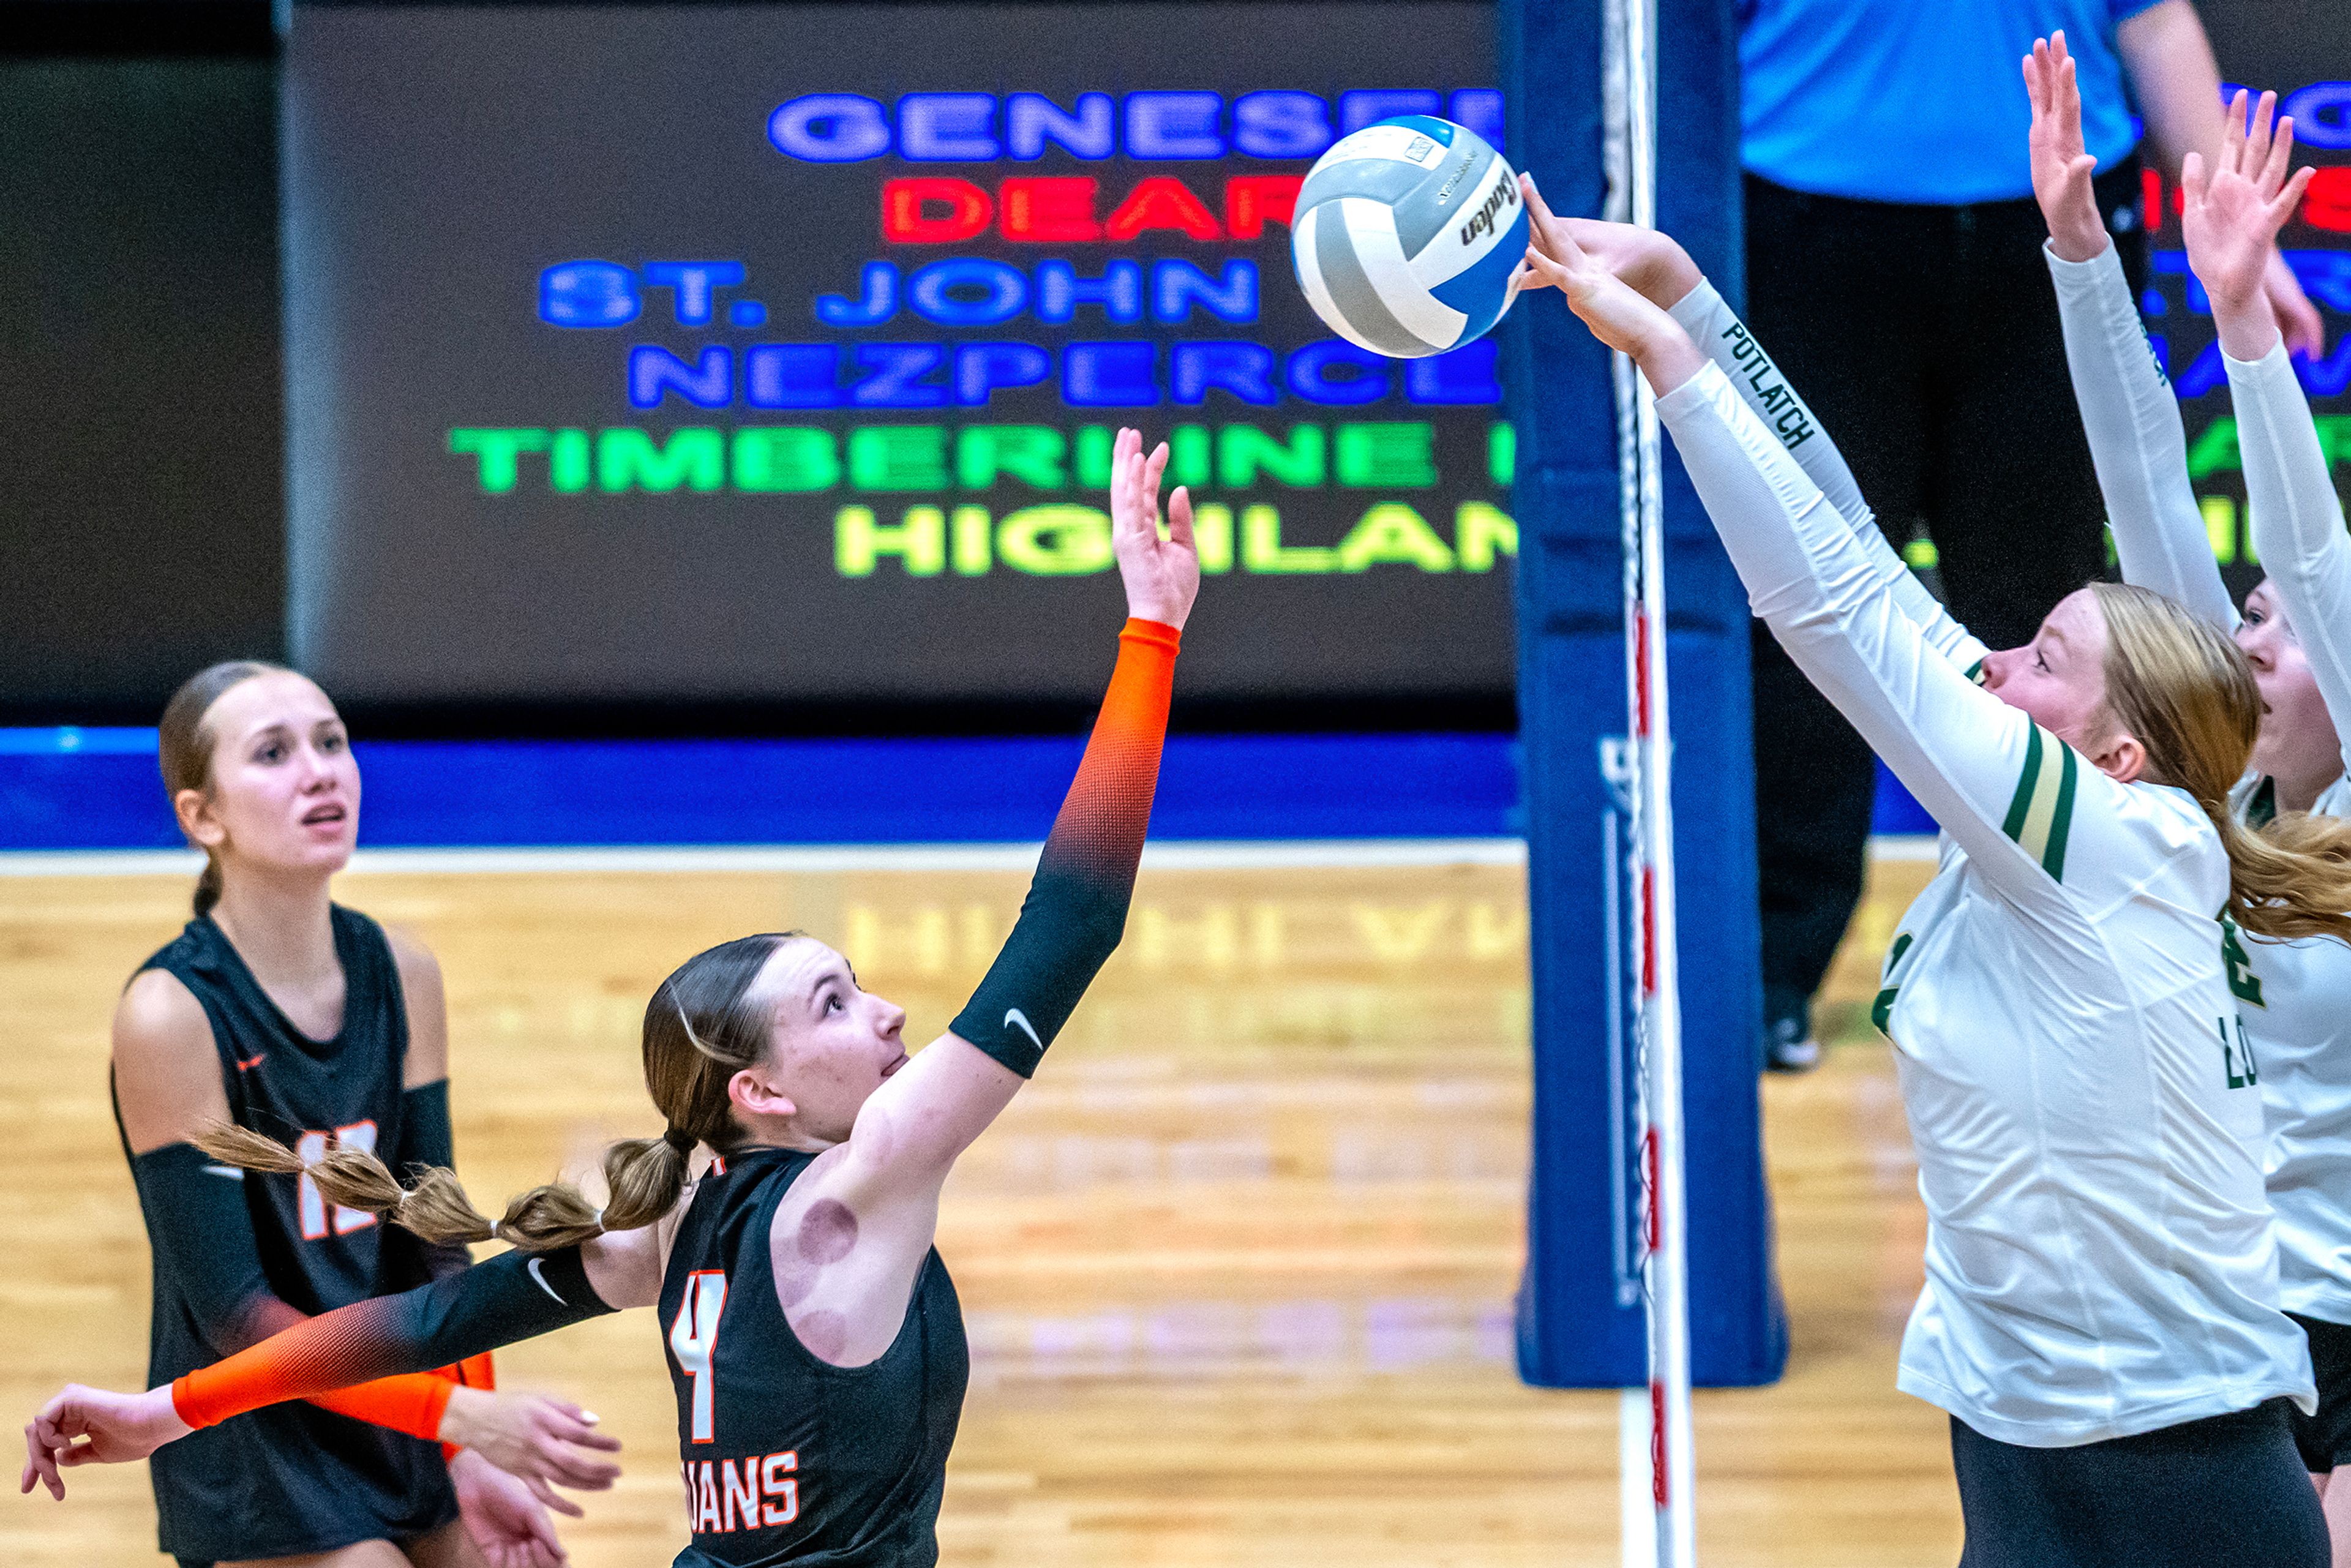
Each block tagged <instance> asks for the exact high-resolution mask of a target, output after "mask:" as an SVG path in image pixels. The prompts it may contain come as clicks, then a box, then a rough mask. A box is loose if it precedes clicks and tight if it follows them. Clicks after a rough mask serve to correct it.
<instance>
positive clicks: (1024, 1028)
mask: <svg viewBox="0 0 2351 1568" xmlns="http://www.w3.org/2000/svg"><path fill="white" fill-rule="evenodd" d="M1004 1021H1005V1022H1006V1023H1017V1024H1019V1026H1020V1032H1021V1033H1022V1034H1025V1035H1027V1036H1028V1037H1029V1044H1031V1045H1033V1046H1035V1047H1036V1048H1037V1049H1038V1050H1040V1051H1042V1050H1044V1049H1045V1042H1044V1041H1043V1040H1039V1039H1038V1038H1037V1030H1036V1029H1035V1027H1034V1026H1032V1025H1031V1024H1030V1023H1029V1015H1028V1014H1027V1013H1024V1012H1022V1011H1021V1010H1020V1009H1019V1008H1007V1009H1004Z"/></svg>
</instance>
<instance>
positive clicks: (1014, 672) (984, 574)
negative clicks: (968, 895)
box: [284, 0, 1517, 702]
mask: <svg viewBox="0 0 2351 1568" xmlns="http://www.w3.org/2000/svg"><path fill="white" fill-rule="evenodd" d="M294 17H295V19H294V23H293V26H292V28H291V30H290V34H289V36H288V39H287V59H286V76H285V82H286V89H285V92H286V98H285V127H284V135H285V142H286V164H285V193H286V195H285V200H286V204H287V205H286V238H287V267H286V276H287V279H288V284H287V287H288V290H289V294H288V300H287V377H288V381H287V390H288V402H289V468H290V488H289V503H290V527H289V563H288V564H289V569H290V570H289V583H290V598H291V612H290V616H289V628H290V632H291V640H292V643H293V653H294V655H295V657H296V658H297V659H298V661H300V662H301V664H303V666H304V667H305V668H308V669H310V670H312V671H314V672H315V673H317V674H319V677H320V678H321V679H322V680H323V681H324V682H325V684H326V685H328V686H329V688H330V689H332V690H334V691H335V692H337V693H338V694H339V695H346V696H347V697H348V698H350V699H351V700H375V701H393V702H398V701H416V702H447V701H458V702H469V701H492V702H496V701H511V700H566V699H582V698H593V699H599V700H613V699H621V700H640V701H644V700H651V701H659V700H663V699H667V698H688V699H695V700H718V701H729V700H748V701H759V702H792V701H798V700H803V699H807V700H824V701H841V700H852V701H853V700H858V699H864V698H877V699H923V700H936V699H941V698H946V699H956V698H963V697H974V698H1009V699H1024V700H1034V699H1043V700H1059V699H1071V698H1085V697H1091V696H1092V695H1093V694H1094V693H1095V692H1097V691H1098V690H1099V689H1100V683H1101V681H1102V674H1103V670H1104V668H1105V661H1106V656H1107V650H1108V648H1109V642H1108V634H1109V632H1110V631H1111V630H1112V629H1113V628H1114V627H1115V625H1116V624H1117V622H1118V619H1119V616H1120V615H1121V613H1122V612H1123V611H1122V606H1123V600H1122V597H1121V595H1120V592H1119V589H1118V586H1117V580H1116V571H1115V568H1114V566H1113V562H1112V560H1111V554H1110V544H1109V528H1108V517H1107V514H1106V510H1105V507H1106V504H1107V502H1106V494H1105V486H1106V482H1107V465H1108V457H1109V454H1110V451H1111V445H1112V442H1113V437H1114V435H1115V433H1116V431H1117V429H1118V427H1119V426H1120V425H1122V424H1133V425H1135V426H1138V427H1140V428H1141V429H1142V430H1143V431H1144V434H1145V436H1146V438H1147V439H1149V440H1151V441H1158V440H1161V439H1165V440H1166V441H1167V442H1168V443H1169V444H1170V447H1171V452H1172V456H1171V461H1170V463H1169V466H1168V480H1167V484H1168V486H1170V487H1172V486H1174V485H1175V484H1177V483H1182V484H1186V485H1188V486H1191V489H1192V493H1193V496H1194V497H1195V501H1196V516H1197V518H1198V525H1199V530H1200V540H1201V554H1202V561H1203V566H1204V569H1205V570H1206V571H1207V572H1208V573H1209V574H1210V575H1209V580H1208V582H1207V587H1206V589H1205V591H1204V592H1203V594H1202V598H1201V602H1200V607H1199V609H1198V611H1197V612H1196V615H1195V618H1194V621H1193V623H1192V628H1191V631H1190V632H1188V633H1187V639H1186V640H1187V656H1186V668H1185V688H1186V694H1187V695H1194V696H1205V697H1226V698H1266V697H1272V698H1281V697H1290V696H1304V697H1329V696H1348V697H1378V696H1381V695H1417V696H1423V697H1426V696H1428V695H1437V694H1451V693H1501V692H1507V691H1508V689H1509V688H1510V682H1511V674H1512V666H1513V640H1512V632H1511V589H1510V572H1511V566H1512V561H1513V559H1514V557H1515V554H1516V550H1517V530H1516V528H1515V526H1514V524H1513V522H1512V520H1511V517H1510V505H1509V480H1510V471H1511V466H1512V462H1513V455H1512V448H1511V441H1510V430H1509V428H1508V426H1507V425H1506V424H1505V423H1502V422H1501V419H1500V409H1499V403H1500V376H1499V367H1498V364H1497V359H1496V353H1497V345H1496V343H1495V342H1494V341H1493V340H1490V339H1489V340H1484V341H1480V342H1475V343H1471V344H1469V345H1468V346H1466V347H1464V348H1461V349H1458V350H1455V351H1453V352H1450V353H1447V354H1443V355H1438V356H1435V357H1432V358H1427V359H1421V360H1413V361H1393V360H1387V359H1384V358H1381V357H1379V356H1376V355H1374V354H1371V353H1368V352H1366V351H1364V350H1361V349H1358V348H1355V347H1354V346H1353V345H1351V344H1349V343H1347V342H1345V341H1343V340H1340V339H1339V338H1337V337H1335V336H1334V335H1333V334H1332V332H1331V331H1330V329H1328V328H1326V327H1324V326H1323V325H1322V323H1321V322H1320V321H1319V320H1318V319H1316V318H1315V317H1314V315H1313V314H1312V312H1311V310H1310V309H1309V308H1308V307H1307V305H1306V303H1305V300H1304V298H1302V297H1301V293H1300V290H1299V287H1298V285H1297V282H1296V278H1295V275H1294V272H1293V270H1292V267H1291V264H1290V251H1289V246H1290V231H1289V226H1288V218H1289V214H1290V204H1291V201H1292V199H1293V197H1294V196H1295V193H1296V192H1297V189H1298V186H1299V183H1300V180H1301V176H1302V175H1303V174H1304V172H1305V171H1306V170H1307V168H1308V167H1309V165H1310V164H1311V162H1313V160H1314V158H1315V157H1316V156H1317V155H1318V154H1320V153H1321V152H1322V151H1323V150H1324V149H1325V148H1326V147H1328V146H1329V145H1330V144H1331V142H1332V141H1335V140H1336V139H1337V138H1338V137H1340V136H1342V135H1344V134H1346V133H1347V132H1348V131H1353V130H1355V129H1357V128H1359V127H1360V126H1363V125H1365V124H1369V123H1371V122H1372V121H1374V120H1381V119H1384V118H1386V117H1388V116H1391V115H1395V114H1402V113H1429V114H1439V115H1443V116H1446V117H1447V118H1450V119H1452V120H1458V121H1460V122H1462V123H1464V124H1467V125H1468V126H1470V127H1471V128H1473V129H1475V130H1477V131H1479V132H1480V133H1481V134H1483V135H1484V136H1485V137H1486V138H1487V139H1488V140H1489V141H1493V142H1495V143H1496V144H1498V145H1499V143H1500V142H1501V141H1502V139H1503V120H1504V117H1505V114H1506V108H1505V106H1504V104H1503V103H1502V101H1501V99H1500V96H1499V93H1497V92H1496V91H1495V90H1494V89H1493V82H1494V80H1495V67H1494V45H1493V37H1492V34H1493V17H1492V13H1491V10H1490V8H1489V6H1488V5H1483V4H1461V3H1445V0H1425V3H1405V4H1321V3H1292V0H1268V3H1259V4H1250V5H1196V4H1181V3H1171V4H1129V5H1115V4H1112V5H1093V4H1063V5H1042V4H1031V5H1023V4H1013V5H761V6H751V5H666V6H653V5H594V6H574V7H536V6H487V7H456V6H427V5H298V6H297V7H296V10H295V14H294Z"/></svg>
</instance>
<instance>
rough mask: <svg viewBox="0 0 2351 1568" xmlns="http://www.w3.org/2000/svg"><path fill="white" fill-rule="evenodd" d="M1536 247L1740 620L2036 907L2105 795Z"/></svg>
mask: <svg viewBox="0 0 2351 1568" xmlns="http://www.w3.org/2000/svg"><path fill="white" fill-rule="evenodd" d="M1548 243H1556V244H1557V245H1558V246H1559V252H1560V254H1559V255H1558V256H1556V257H1554V256H1549V255H1546V254H1544V252H1543V251H1542V250H1541V248H1540V247H1538V246H1531V247H1530V248H1529V251H1528V260H1529V264H1530V265H1531V266H1533V267H1537V268H1538V269H1540V270H1542V271H1545V272H1546V273H1548V274H1549V275H1550V280H1551V281H1552V282H1553V283H1554V284H1555V285H1556V286H1557V287H1560V288H1561V289H1562V292H1564V293H1565V294H1566V296H1567V299H1568V304H1569V306H1570V307H1571V308H1573V310H1574V311H1575V313H1576V314H1577V315H1578V316H1580V317H1582V318H1583V320H1584V322H1585V323H1586V324H1587V325H1589V326H1590V327H1591V328H1592V329H1593V334H1594V335H1595V336H1597V337H1598V338H1600V339H1601V340H1602V341H1604V342H1605V343H1607V344H1608V345H1609V346H1610V347H1611V348H1614V349H1617V350H1622V351H1623V352H1625V353H1626V354H1629V355H1630V356H1632V358H1633V360H1634V362H1635V363H1636V364H1638V365H1639V366H1640V367H1641V371H1642V374H1643V375H1645V376H1646V377H1647V378H1648V381H1649V384H1650V385H1651V386H1652V387H1653V388H1655V389H1656V392H1657V414H1658V417H1659V419H1660V420H1662V421H1663V422H1664V423H1665V425H1666V428H1667V430H1668V431H1670V432H1671V433H1672V434H1673V437H1674V445H1675V447H1676V448H1677V450H1678V451H1679V452H1680V454H1681V456H1682V461H1683V464H1684V465H1685V466H1687V469H1688V470H1689V475H1690V478H1691V480H1692V482H1693V483H1694V484H1695V485H1696V486H1697V487H1698V496H1699V498H1700V499H1701V500H1703V501H1704V502H1705V503H1706V507H1707V512H1708V516H1709V517H1711V518H1712V519H1713V522H1714V525H1715V530H1716V532H1717V533H1718V534H1719V535H1720V536H1721V538H1722V542H1723V546H1724V548H1725V549H1727V550H1728V551H1729V555H1730V559H1731V562H1732V564H1733V565H1734V566H1735V567H1737V568H1738V570H1739V576H1740V581H1742V582H1743V583H1745V585H1746V587H1747V594H1748V601H1749V603H1750V606H1751V607H1752V609H1753V610H1754V612H1755V613H1756V614H1757V615H1759V616H1761V618H1762V619H1763V620H1764V621H1765V622H1767V623H1769V624H1770V626H1771V631H1772V634H1773V635H1774V636H1775V637H1777V638H1778V639H1779V641H1780V643H1781V644H1782V646H1783V647H1785V648H1786V649H1787V650H1788V653H1789V655H1790V657H1791V658H1792V659H1793V660H1794V662H1795V664H1797V666H1798V667H1799V668H1801V669H1802V671H1803V672H1804V674H1806V675H1807V676H1809V677H1810V678H1811V679H1812V682H1813V685H1815V686H1817V687H1819V688H1820V690H1821V692H1822V694H1823V695H1825V696H1827V697H1828V698H1829V700H1830V701H1832V702H1834V703H1835V704H1836V706H1837V708H1838V710H1839V711H1840V712H1842V713H1843V714H1844V716H1845V717H1846V719H1847V720H1849V721H1850V722H1851V723H1852V724H1853V726H1854V727H1855V729H1857V730H1859V731H1860V732H1861V735H1862V737H1863V738H1865V739H1866V740H1867V741H1868V742H1869V743H1870V744H1871V746H1872V747H1875V748H1876V751H1877V753H1878V755H1880V756H1881V757H1883V758H1886V764H1887V766H1889V767H1890V768H1893V770H1894V772H1895V774H1896V777H1898V778H1900V779H1901V780H1902V781H1903V783H1904V784H1906V785H1907V786H1908V787H1909V789H1910V790H1911V792H1912V793H1913V794H1915V795H1916V796H1917V798H1918V800H1919V801H1920V803H1921V804H1923V805H1925V806H1926V808H1927V809H1928V811H1929V812H1931V813H1932V814H1933V815H1934V817H1935V819H1936V821H1938V823H1940V824H1941V825H1942V827H1943V829H1944V831H1947V832H1949V834H1950V835H1951V836H1952V837H1953V838H1954V839H1956V840H1958V841H1959V843H1960V844H1961V845H1962V846H1963V847H1965V848H1966V849H1967V851H1968V852H1969V855H1970V859H1971V860H1972V861H1974V862H1975V863H1976V864H1977V865H1978V866H1980V868H1981V870H1982V871H1983V873H1984V874H1985V876H1986V877H1987V878H1988V879H1989V880H1990V881H1991V883H1992V884H1993V885H1994V886H1996V887H1998V888H1999V889H2000V890H2001V892H2002V893H2003V894H2005V895H2007V896H2008V897H2010V898H2011V899H2016V900H2018V901H2020V902H2022V901H2025V900H2032V901H2034V902H2036V903H2040V904H2043V905H2047V904H2050V903H2051V901H2052V895H2053V894H2054V893H2055V891H2056V888H2057V886H2058V884H2059V883H2061V882H2062V881H2063V880H2064V862H2065V846H2066V841H2067V838H2068V834H2069V832H2070V831H2071V830H2072V827H2073V824H2074V821H2075V819H2076V818H2077V817H2089V816H2103V815H2105V814H2106V813H2108V812H2109V811H2111V810H2112V806H2113V797H2114V796H2115V794H2116V791H2118V790H2119V789H2120V788H2121V787H2120V786H2118V785H2116V784H2115V783H2114V782H2113V781H2112V780H2111V779H2107V778H2106V777H2105V775H2104V774H2102V773H2100V772H2098V771H2097V770H2096V769H2095V768H2082V767H2080V766H2079V758H2077V757H2076V755H2075V753H2074V751H2073V750H2072V749H2071V748H2069V747H2066V746H2064V744H2063V743H2062V742H2060V741H2058V740H2057V739H2056V737H2053V736H2052V735H2050V734H2049V733H2048V732H2046V731H2044V730H2043V729H2041V728H2040V727H2037V726H2036V725H2034V724H2033V723H2032V721H2031V720H2030V719H2029V718H2027V717H2026V716H2025V715H2024V714H2023V713H2022V712H2021V711H2020V710H2018V709H2016V708H2012V707H2011V706H2008V705H2007V704H2006V703H2003V702H2001V700H2000V699H1999V698H1998V697H1996V696H1994V695H1992V694H1991V693H1990V692H1987V691H1985V690H1983V689H1981V688H1980V687H1979V686H1978V685H1975V684H1974V682H1973V681H1971V680H1970V679H1969V678H1968V676H1967V675H1966V674H1964V673H1963V672H1962V671H1960V670H1959V668H1958V667H1957V666H1955V665H1954V664H1951V663H1950V661H1949V660H1948V659H1946V658H1944V657H1942V656H1941V655H1940V654H1939V653H1938V652H1937V651H1936V650H1935V648H1934V647H1933V646H1932V644H1931V643H1929V642H1928V638H1927V636H1926V633H1925V632H1924V631H1923V629H1922V628H1920V627H1919V626H1918V625H1917V622H1914V621H1913V620H1911V618H1910V617H1909V616H1908V614H1907V613H1906V612H1905V611H1904V610H1903V608H1902V605H1901V603H1900V602H1899V601H1898V600H1897V598H1896V595H1895V593H1894V591H1893V585H1892V583H1891V582H1889V581H1888V580H1887V576H1886V572H1885V570H1883V568H1882V567H1881V566H1880V565H1879V564H1878V563H1877V562H1876V560H1874V559H1873V558H1872V556H1871V553H1870V551H1869V550H1868V549H1865V547H1864V545H1863V543H1862V541H1861V540H1860V539H1859V538H1857V537H1856V536H1855V530H1854V529H1853V528H1852V527H1851V526H1850V525H1849V524H1848V523H1847V522H1846V521H1845V519H1844V517H1841V516H1840V515H1839V514H1838V513H1837V512H1836V510H1835V508H1834V507H1832V506H1830V505H1829V503H1828V500H1827V497H1824V496H1823V494H1822V492H1821V489H1820V487H1819V486H1816V485H1814V484H1813V482H1812V480H1811V479H1810V478H1809V477H1808V476H1806V475H1805V474H1804V472H1803V470H1802V468H1801V467H1800V466H1799V465H1797V463H1796V461H1795V459H1794V458H1793V457H1792V456H1791V455H1790V454H1789V453H1788V451H1787V449H1786V448H1785V447H1784V446H1782V444H1781V442H1780V439H1779V437H1778V436H1777V435H1776V434H1773V433H1772V432H1771V430H1770V429H1769V428H1767V427H1766V426H1765V425H1764V423H1762V421H1761V419H1760V418H1758V417H1757V415H1756V413H1755V412H1754V411H1753V410H1752V409H1750V407H1748V406H1747V404H1746V403H1745V402H1744V401H1742V400H1741V399H1740V396H1739V395H1738V393H1737V392H1735V391H1734V390H1733V388H1732V387H1731V385H1730V383H1729V379H1728V378H1727V377H1725V375H1724V374H1723V371H1722V369H1721V367H1720V366H1719V365H1717V364H1714V363H1712V362H1711V361H1709V360H1708V358H1707V357H1706V355H1705V354H1704V353H1703V352H1702V351H1701V350H1699V349H1698V346H1697V345H1696V344H1695V343H1693V342H1692V341H1691V340H1690V338H1689V335H1688V333H1687V332H1686V331H1684V330H1683V329H1682V328H1681V327H1680V326H1679V324H1677V322H1675V321H1674V320H1673V319H1672V318H1671V317H1669V316H1667V314H1666V312H1665V311H1663V310H1661V309H1660V308H1657V306H1656V305H1655V304H1654V303H1652V302H1651V301H1649V300H1646V299H1645V298H1641V297H1640V296H1639V295H1638V294H1636V293H1635V292H1634V291H1633V290H1632V289H1631V288H1630V287H1627V286H1626V285H1625V283H1624V282H1623V281H1622V280H1621V279H1619V278H1617V277H1614V275H1613V274H1611V273H1610V272H1608V270H1607V269H1606V268H1605V267H1602V266H1601V265H1600V264H1599V263H1597V262H1596V261H1594V260H1593V258H1592V257H1590V256H1587V255H1585V254H1584V253H1583V251H1582V250H1581V249H1580V248H1579V247H1578V246H1576V245H1575V243H1574V241H1573V237H1572V236H1553V239H1552V241H1551V242H1548ZM2063 653H2064V651H2063V650H2062V649H2058V650H2053V651H2052V656H2053V657H2062V656H2063ZM2085 808H2086V809H2085Z"/></svg>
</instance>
